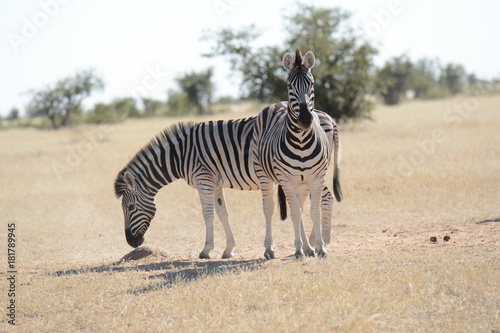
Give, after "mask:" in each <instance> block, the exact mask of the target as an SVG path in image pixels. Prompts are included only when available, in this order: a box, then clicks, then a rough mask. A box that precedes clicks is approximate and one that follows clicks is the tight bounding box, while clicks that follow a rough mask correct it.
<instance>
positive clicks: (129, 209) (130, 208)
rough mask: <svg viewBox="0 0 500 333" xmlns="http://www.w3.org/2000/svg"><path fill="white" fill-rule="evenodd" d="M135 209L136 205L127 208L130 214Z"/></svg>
mask: <svg viewBox="0 0 500 333" xmlns="http://www.w3.org/2000/svg"><path fill="white" fill-rule="evenodd" d="M134 208H135V205H134V204H131V205H128V207H127V209H128V211H129V212H130V211H132V210H134Z"/></svg>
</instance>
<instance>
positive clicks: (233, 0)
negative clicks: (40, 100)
mask: <svg viewBox="0 0 500 333" xmlns="http://www.w3.org/2000/svg"><path fill="white" fill-rule="evenodd" d="M302 3H306V4H312V5H315V6H319V7H335V6H340V7H342V8H343V9H346V10H349V11H350V12H351V13H352V17H351V20H350V25H351V26H352V27H353V28H354V29H355V30H356V31H357V32H358V33H360V34H361V35H363V36H364V37H365V38H367V39H368V40H369V41H371V42H372V43H373V45H375V46H376V47H377V48H378V49H379V54H378V55H377V56H376V58H375V63H376V64H377V65H378V66H381V65H383V63H384V62H385V61H386V60H388V59H389V58H391V57H394V56H399V55H401V54H403V53H405V54H407V55H408V56H409V57H410V58H411V59H412V60H417V59H419V58H422V57H430V58H436V57H437V58H439V59H440V60H441V62H443V63H448V62H453V63H460V64H462V65H464V66H465V68H466V70H467V72H468V73H475V74H476V75H477V76H478V77H479V78H482V79H492V78H500V43H499V42H498V37H497V36H496V34H497V33H498V32H500V20H499V19H498V15H499V13H500V2H499V1H493V0H476V1H464V0H439V1H435V0H433V1H432V0H349V1H332V0H330V1H327V0H316V1H314V0H311V1H303V2H302ZM300 9H301V6H300V3H298V2H296V1H295V0H294V1H287V0H274V1H270V0H266V1H264V0H253V1H250V0H204V1H202V0H184V1H159V0H158V1H153V0H143V1H129V0H122V1H118V0H109V1H97V0H86V1H83V0H80V1H78V0H35V1H33V0H24V1H19V0H0V114H1V115H3V116H5V115H7V114H8V113H9V111H10V110H11V109H12V108H13V107H17V108H19V109H20V110H21V114H24V108H25V105H26V104H27V103H28V101H29V99H30V95H29V91H30V90H37V89H43V88H44V87H47V86H48V85H53V84H54V83H55V82H56V81H57V80H59V79H62V78H65V77H67V76H69V75H73V74H75V73H76V72H78V71H80V70H85V69H89V68H93V69H95V71H96V73H97V74H98V75H100V76H101V77H103V79H104V82H105V89H104V90H103V91H102V92H97V93H94V94H93V95H92V97H91V98H90V99H89V100H88V101H87V102H86V105H85V106H86V107H91V106H92V105H93V104H94V103H96V102H110V101H111V100H112V99H113V98H117V97H127V96H133V97H153V98H158V99H161V100H165V99H166V96H167V91H168V90H169V89H176V88H177V87H176V84H175V78H176V77H178V76H180V75H182V74H185V73H188V72H192V71H200V70H204V69H206V68H208V67H213V68H214V82H215V85H216V95H217V96H226V95H231V96H233V97H238V93H239V83H240V82H239V80H238V77H237V76H235V75H232V73H231V71H230V69H229V64H228V63H227V59H223V58H220V57H219V58H205V57H202V54H203V53H205V52H207V51H209V50H210V48H211V45H213V43H211V42H210V41H203V40H201V37H202V36H203V34H204V32H206V31H217V30H218V29H220V28H227V27H230V28H233V29H238V28H241V27H244V26H247V25H249V24H255V25H256V29H257V31H259V32H260V33H261V37H260V38H259V39H258V40H257V41H256V44H255V46H256V47H259V46H265V45H277V44H280V41H281V40H283V39H284V38H285V36H287V26H286V25H285V24H283V22H284V21H283V15H288V16H290V15H291V14H294V13H297V12H299V11H300ZM289 51H293V50H289ZM305 51H306V50H303V52H305ZM313 51H314V50H313ZM278 61H280V59H278ZM283 75H285V72H283Z"/></svg>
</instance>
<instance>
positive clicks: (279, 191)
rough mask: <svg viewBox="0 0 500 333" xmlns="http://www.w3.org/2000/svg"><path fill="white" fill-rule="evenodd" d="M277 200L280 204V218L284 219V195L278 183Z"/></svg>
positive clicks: (285, 212)
mask: <svg viewBox="0 0 500 333" xmlns="http://www.w3.org/2000/svg"><path fill="white" fill-rule="evenodd" d="M278 202H279V204H280V217H281V220H282V221H284V220H286V215H287V211H286V196H285V192H283V188H282V187H281V185H278Z"/></svg>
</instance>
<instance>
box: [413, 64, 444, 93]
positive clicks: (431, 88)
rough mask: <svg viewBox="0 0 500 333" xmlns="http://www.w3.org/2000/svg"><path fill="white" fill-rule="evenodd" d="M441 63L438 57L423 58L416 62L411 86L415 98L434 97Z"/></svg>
mask: <svg viewBox="0 0 500 333" xmlns="http://www.w3.org/2000/svg"><path fill="white" fill-rule="evenodd" d="M439 71H440V65H439V61H438V60H437V59H429V58H422V59H420V60H418V61H417V62H415V64H414V73H413V78H412V80H411V83H410V88H411V89H413V90H414V91H415V98H433V97H435V96H434V94H435V91H436V89H437V86H438V82H437V81H438V77H439Z"/></svg>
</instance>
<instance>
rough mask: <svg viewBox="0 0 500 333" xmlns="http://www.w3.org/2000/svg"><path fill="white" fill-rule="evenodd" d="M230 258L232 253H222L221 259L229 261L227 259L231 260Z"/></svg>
mask: <svg viewBox="0 0 500 333" xmlns="http://www.w3.org/2000/svg"><path fill="white" fill-rule="evenodd" d="M232 257H233V253H232V252H231V253H229V254H227V253H225V252H224V253H223V254H222V259H229V258H232Z"/></svg>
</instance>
